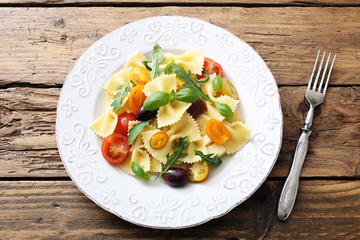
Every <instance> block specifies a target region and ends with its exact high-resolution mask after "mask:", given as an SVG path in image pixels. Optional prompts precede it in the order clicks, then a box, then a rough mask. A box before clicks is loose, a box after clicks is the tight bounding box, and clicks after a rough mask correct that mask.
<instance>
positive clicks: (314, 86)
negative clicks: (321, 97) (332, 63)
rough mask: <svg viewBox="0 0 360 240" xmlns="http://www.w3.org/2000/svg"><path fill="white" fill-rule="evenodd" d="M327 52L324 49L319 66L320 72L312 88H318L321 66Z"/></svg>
mask: <svg viewBox="0 0 360 240" xmlns="http://www.w3.org/2000/svg"><path fill="white" fill-rule="evenodd" d="M325 52H326V51H324V53H323V55H322V58H321V62H320V65H319V68H318V72H317V74H316V79H315V83H314V85H313V87H312V90H315V89H316V85H317V82H318V80H319V76H320V72H321V68H322V65H323V62H324V57H325Z"/></svg>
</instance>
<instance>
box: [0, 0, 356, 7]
mask: <svg viewBox="0 0 360 240" xmlns="http://www.w3.org/2000/svg"><path fill="white" fill-rule="evenodd" d="M144 3H146V4H169V5H174V4H175V5H183V4H184V5H185V4H192V5H193V4H204V5H219V4H221V5H225V4H233V5H239V4H241V5H250V6H251V5H255V6H259V5H260V6H261V5H267V6H268V5H275V6H347V5H351V6H356V5H359V1H357V0H316V1H314V0H302V1H296V0H271V1H266V0H252V1H249V0H221V1H220V0H217V1H211V2H209V1H208V0H181V1H178V2H176V3H174V2H169V0H144V1H140V0H138V1H136V0H98V1H94V0H56V1H49V0H0V4H4V5H5V4H12V5H27V6H28V5H30V6H31V5H35V6H36V5H39V4H42V5H74V4H75V5H95V6H98V5H107V6H111V5H125V4H138V5H141V4H144Z"/></svg>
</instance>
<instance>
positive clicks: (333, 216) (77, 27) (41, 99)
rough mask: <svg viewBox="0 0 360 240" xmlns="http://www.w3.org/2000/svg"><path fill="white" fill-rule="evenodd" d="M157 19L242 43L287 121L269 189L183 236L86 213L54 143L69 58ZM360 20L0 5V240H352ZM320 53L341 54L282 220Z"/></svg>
mask: <svg viewBox="0 0 360 240" xmlns="http://www.w3.org/2000/svg"><path fill="white" fill-rule="evenodd" d="M204 12H206V14H204ZM157 15H183V16H189V17H196V18H200V19H203V20H205V21H209V22H211V23H213V24H216V25H218V26H220V27H223V28H225V29H228V30H229V31H231V32H233V33H234V34H235V35H237V36H238V37H239V38H241V39H243V40H244V41H246V42H247V43H249V44H250V45H251V46H252V47H253V48H254V49H255V50H256V51H257V52H258V53H259V54H260V55H261V56H262V57H263V59H264V60H265V61H266V63H267V64H268V66H269V68H270V69H271V71H272V73H273V75H274V77H275V79H276V81H277V83H278V85H279V92H280V95H281V105H282V110H283V114H284V132H283V145H282V148H281V152H280V156H279V158H278V161H277V163H276V165H275V167H274V169H273V171H272V172H271V174H270V177H269V178H268V180H267V181H266V182H265V183H264V184H263V185H262V186H261V187H260V189H259V190H258V191H257V192H256V193H255V194H254V195H253V196H252V197H251V198H250V199H248V200H247V201H245V202H244V203H243V204H241V205H240V206H238V207H236V208H235V209H234V210H232V211H231V212H230V213H229V214H227V215H225V216H224V217H221V218H219V219H215V220H212V221H210V222H208V223H206V224H203V225H201V226H197V227H194V228H190V229H187V230H154V229H145V228H142V227H138V226H136V225H133V224H131V223H128V222H126V221H123V220H121V219H119V218H118V217H116V216H114V215H112V214H110V213H108V212H106V211H104V210H103V209H101V208H100V207H98V206H97V205H95V204H94V203H93V202H92V201H91V200H89V199H88V198H86V196H84V195H83V194H82V193H81V192H80V191H79V190H78V189H77V188H76V187H75V185H74V184H73V182H72V181H71V180H70V178H69V177H68V174H67V173H66V171H65V169H64V166H63V164H62V162H61V160H60V157H59V153H58V150H57V145H56V139H55V121H56V107H57V100H58V97H59V94H60V91H61V87H62V84H63V82H64V80H65V78H66V75H67V73H68V72H69V70H70V69H71V67H72V65H73V64H74V63H75V61H76V60H77V58H78V57H79V56H80V55H81V54H82V53H83V52H84V51H85V50H86V49H87V48H88V47H89V46H90V45H91V44H93V43H94V42H95V41H96V40H98V39H99V38H101V37H102V36H104V35H106V34H107V33H110V32H111V31H113V30H115V29H116V28H118V27H120V26H122V25H124V24H126V23H129V22H132V21H136V20H138V19H141V18H145V17H150V16H157ZM104 16H106V17H104ZM359 16H360V2H359V1H357V0H346V1H341V0H333V1H331V0H318V1H311V0H304V1H294V0H273V1H266V0H256V1H249V0H216V1H211V2H209V1H208V0H182V1H178V2H170V1H168V0H146V1H134V0H119V1H117V0H100V1H94V0H14V1H9V0H0V102H1V105H0V154H1V157H0V239H177V238H181V239H194V238H196V239H360V227H359V226H360V180H359V179H360V110H359V109H360V101H359V100H360V74H359V73H360V41H359V39H360V21H359ZM318 48H322V49H327V50H331V51H334V52H336V53H337V54H338V57H337V60H336V65H335V68H334V71H333V74H332V77H331V84H330V87H329V89H328V94H327V97H326V101H325V103H324V104H323V105H322V106H321V107H320V108H319V109H317V110H316V114H315V118H314V125H313V127H312V130H313V133H312V135H311V137H310V141H311V145H310V148H309V152H308V155H307V159H306V161H305V164H304V167H303V171H302V173H301V182H300V189H299V194H298V198H297V202H296V205H295V208H294V210H293V213H292V215H291V216H290V218H289V219H288V220H287V221H286V222H285V223H284V222H280V221H278V220H277V217H276V210H277V201H278V198H279V195H280V192H281V187H282V185H283V183H284V181H285V177H286V175H287V173H288V170H289V167H290V165H291V161H292V156H293V152H294V148H295V145H296V141H297V139H298V137H299V129H300V128H301V127H302V125H303V120H304V116H305V114H306V112H307V110H308V106H307V104H306V103H305V101H304V93H305V90H306V84H307V81H308V77H309V74H310V72H311V69H312V65H313V61H314V57H315V54H316V52H317V49H318Z"/></svg>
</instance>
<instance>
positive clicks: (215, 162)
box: [194, 149, 222, 167]
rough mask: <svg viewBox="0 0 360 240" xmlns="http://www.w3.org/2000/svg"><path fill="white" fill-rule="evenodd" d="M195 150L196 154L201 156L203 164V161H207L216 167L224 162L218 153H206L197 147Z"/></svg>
mask: <svg viewBox="0 0 360 240" xmlns="http://www.w3.org/2000/svg"><path fill="white" fill-rule="evenodd" d="M194 151H195V155H197V156H200V157H201V164H202V163H203V162H207V163H209V164H212V165H213V166H214V167H218V166H219V165H220V164H221V163H222V161H221V158H220V157H219V155H218V154H216V155H215V156H213V155H214V154H215V153H210V154H204V153H203V152H201V151H199V150H196V149H195V150H194Z"/></svg>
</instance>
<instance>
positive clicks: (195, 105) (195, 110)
mask: <svg viewBox="0 0 360 240" xmlns="http://www.w3.org/2000/svg"><path fill="white" fill-rule="evenodd" d="M204 110H205V104H204V102H203V101H202V100H201V99H200V98H198V99H197V100H195V101H194V102H192V103H191V106H190V107H189V108H188V109H187V110H186V111H187V112H188V113H189V114H190V115H191V116H192V117H193V118H194V119H195V118H197V117H198V116H199V115H200V114H201V113H202V112H203V111H204Z"/></svg>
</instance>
